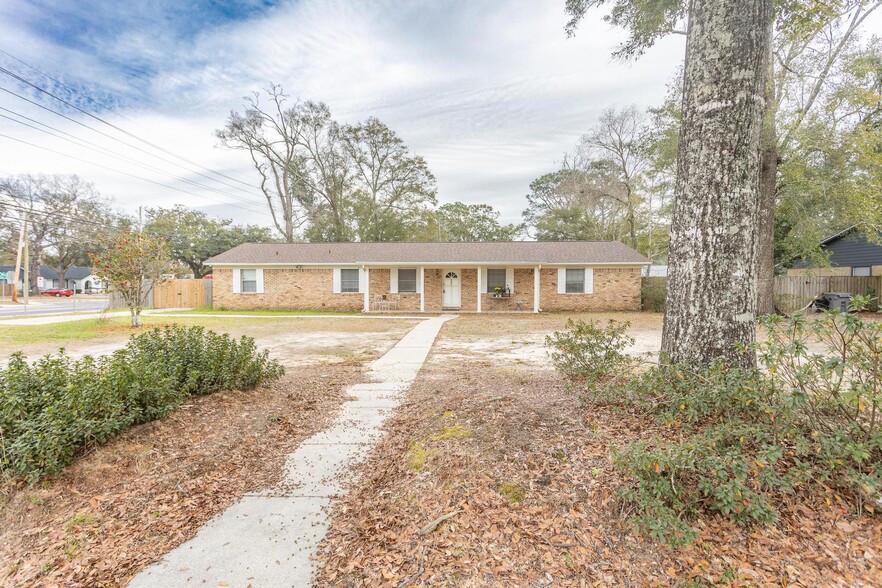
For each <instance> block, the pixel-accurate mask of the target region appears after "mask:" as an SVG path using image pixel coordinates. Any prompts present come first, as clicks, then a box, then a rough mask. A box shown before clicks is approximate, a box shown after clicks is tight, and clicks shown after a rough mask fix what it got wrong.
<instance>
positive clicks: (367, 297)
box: [363, 266, 371, 312]
mask: <svg viewBox="0 0 882 588" xmlns="http://www.w3.org/2000/svg"><path fill="white" fill-rule="evenodd" d="M363 267H364V312H370V311H371V270H369V269H368V267H367V266H363Z"/></svg>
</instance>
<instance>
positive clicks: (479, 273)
mask: <svg viewBox="0 0 882 588" xmlns="http://www.w3.org/2000/svg"><path fill="white" fill-rule="evenodd" d="M476 271H477V272H478V280H477V281H478V306H476V307H475V308H477V309H478V312H481V273H482V272H481V268H480V267H479V268H477V270H476Z"/></svg>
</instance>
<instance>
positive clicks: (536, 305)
mask: <svg viewBox="0 0 882 588" xmlns="http://www.w3.org/2000/svg"><path fill="white" fill-rule="evenodd" d="M541 271H542V266H541V265H537V266H536V267H535V268H533V312H539V274H540V273H541Z"/></svg>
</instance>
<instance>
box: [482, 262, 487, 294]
mask: <svg viewBox="0 0 882 588" xmlns="http://www.w3.org/2000/svg"><path fill="white" fill-rule="evenodd" d="M486 291H487V268H486V267H482V268H481V292H486Z"/></svg>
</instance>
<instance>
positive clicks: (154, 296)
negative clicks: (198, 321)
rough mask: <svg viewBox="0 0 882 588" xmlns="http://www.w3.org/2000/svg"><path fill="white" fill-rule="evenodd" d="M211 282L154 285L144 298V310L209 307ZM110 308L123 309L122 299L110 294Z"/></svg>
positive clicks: (184, 281)
mask: <svg viewBox="0 0 882 588" xmlns="http://www.w3.org/2000/svg"><path fill="white" fill-rule="evenodd" d="M213 285H214V283H213V282H212V281H211V280H168V281H166V282H162V283H161V284H156V285H155V286H153V288H152V289H150V292H149V293H147V295H146V296H145V297H144V302H143V307H144V308H196V307H197V306H211V293H212V286H213ZM109 307H110V308H125V303H124V302H123V301H122V297H121V296H120V295H119V294H117V293H115V292H111V293H110V305H109Z"/></svg>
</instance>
